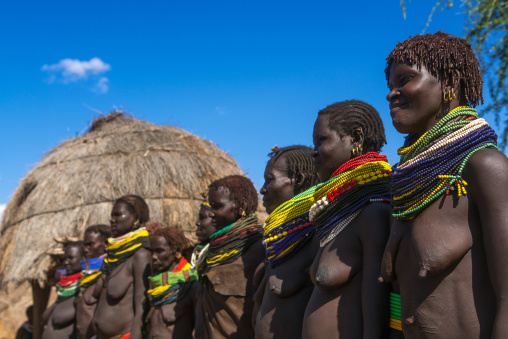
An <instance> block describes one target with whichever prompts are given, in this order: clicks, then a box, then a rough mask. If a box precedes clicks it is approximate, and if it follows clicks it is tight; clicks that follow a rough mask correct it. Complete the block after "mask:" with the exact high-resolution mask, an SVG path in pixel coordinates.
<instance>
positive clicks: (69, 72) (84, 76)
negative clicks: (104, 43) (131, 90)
mask: <svg viewBox="0 0 508 339" xmlns="http://www.w3.org/2000/svg"><path fill="white" fill-rule="evenodd" d="M109 70H111V65H110V64H107V63H105V62H104V61H102V60H101V59H100V58H97V57H95V58H92V59H90V60H89V61H86V60H83V61H81V60H78V59H69V58H67V59H62V60H60V61H59V62H58V63H57V64H53V65H43V66H42V71H44V72H47V73H48V78H47V79H46V82H47V83H49V84H51V83H53V82H55V81H58V82H62V83H64V84H69V83H71V82H77V81H80V80H88V78H91V79H92V80H93V81H96V82H97V83H96V85H95V87H94V88H93V90H94V91H95V92H97V93H106V92H107V91H108V89H109V88H108V85H107V83H108V81H109V79H108V78H106V77H104V76H102V77H100V78H98V76H99V75H100V74H103V73H105V72H107V71H109Z"/></svg>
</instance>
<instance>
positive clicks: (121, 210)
mask: <svg viewBox="0 0 508 339" xmlns="http://www.w3.org/2000/svg"><path fill="white" fill-rule="evenodd" d="M135 221H136V216H135V215H134V214H132V212H131V211H130V209H129V206H127V205H126V204H124V203H122V202H120V203H118V204H115V205H114V206H113V210H112V211H111V219H110V220H109V223H110V224H111V233H113V237H119V236H121V235H124V234H126V233H129V232H130V231H132V230H133V228H134V222H135Z"/></svg>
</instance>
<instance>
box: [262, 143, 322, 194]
mask: <svg viewBox="0 0 508 339" xmlns="http://www.w3.org/2000/svg"><path fill="white" fill-rule="evenodd" d="M313 152H314V150H313V149H312V148H310V147H307V146H302V145H294V146H288V147H282V148H276V149H274V150H273V151H272V152H270V153H268V157H270V160H273V164H274V165H275V163H276V162H277V161H278V160H279V159H284V160H286V165H287V175H288V178H290V179H294V178H296V177H297V176H298V175H299V174H303V175H304V179H303V182H302V185H301V186H300V187H298V188H296V187H295V192H294V194H295V195H297V194H300V193H301V192H303V191H306V190H308V189H309V188H311V187H312V186H315V185H317V184H318V183H319V177H318V176H317V173H316V172H315V171H314V165H313V158H312V153H313Z"/></svg>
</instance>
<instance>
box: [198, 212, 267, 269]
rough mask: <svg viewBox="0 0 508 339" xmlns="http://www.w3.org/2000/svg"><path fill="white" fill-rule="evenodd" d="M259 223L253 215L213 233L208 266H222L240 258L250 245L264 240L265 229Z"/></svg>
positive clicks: (208, 252)
mask: <svg viewBox="0 0 508 339" xmlns="http://www.w3.org/2000/svg"><path fill="white" fill-rule="evenodd" d="M257 222H258V218H257V217H256V216H255V215H254V214H252V215H250V216H247V217H244V218H241V219H239V220H238V221H236V222H234V223H233V224H231V225H229V226H226V227H224V228H223V229H220V230H218V231H216V232H215V233H213V234H212V235H211V236H210V246H209V247H208V251H207V253H206V264H207V265H208V266H209V267H213V266H220V265H225V264H229V263H232V262H233V261H235V260H236V259H238V258H240V256H241V255H242V254H243V253H245V251H246V250H247V248H249V246H250V245H252V244H254V243H255V242H256V241H258V240H260V239H262V238H263V229H262V228H261V226H259V225H258V224H257Z"/></svg>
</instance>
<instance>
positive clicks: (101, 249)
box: [76, 232, 107, 339]
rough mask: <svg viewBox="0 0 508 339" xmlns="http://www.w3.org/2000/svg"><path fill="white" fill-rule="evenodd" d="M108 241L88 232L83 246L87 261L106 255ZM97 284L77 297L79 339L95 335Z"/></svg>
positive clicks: (98, 234)
mask: <svg viewBox="0 0 508 339" xmlns="http://www.w3.org/2000/svg"><path fill="white" fill-rule="evenodd" d="M106 240H107V239H104V238H103V236H102V235H101V234H100V233H95V232H86V233H85V236H84V239H83V245H84V252H85V257H86V258H87V259H91V258H98V257H100V256H102V255H103V254H105V253H106V249H107V242H106ZM94 289H95V284H94V285H91V286H88V287H87V288H86V289H85V290H84V291H81V292H80V293H79V295H78V296H77V297H76V330H77V335H78V339H85V338H90V337H91V336H92V335H94V334H95V331H94V329H93V326H92V319H93V315H94V313H95V308H96V307H97V299H95V298H94V297H93V292H94Z"/></svg>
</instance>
